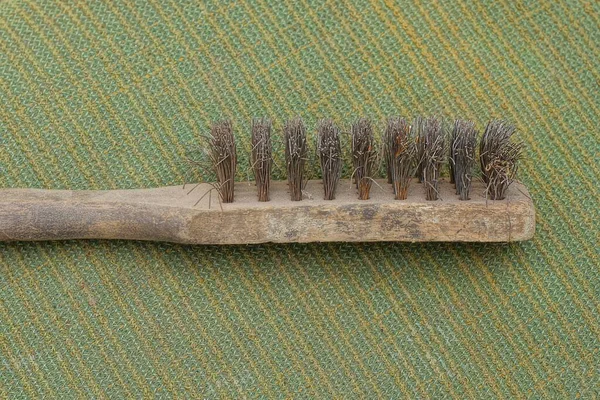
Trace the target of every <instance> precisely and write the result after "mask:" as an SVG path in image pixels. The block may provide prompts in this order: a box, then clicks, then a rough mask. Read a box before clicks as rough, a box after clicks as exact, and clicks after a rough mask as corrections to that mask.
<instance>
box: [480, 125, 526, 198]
mask: <svg viewBox="0 0 600 400" xmlns="http://www.w3.org/2000/svg"><path fill="white" fill-rule="evenodd" d="M515 131H516V128H515V127H514V126H513V125H511V124H509V123H507V122H506V121H502V120H493V121H490V122H489V123H488V124H487V126H486V128H485V131H484V133H483V136H482V138H481V142H480V144H479V160H480V164H481V172H482V174H483V181H484V182H485V183H486V194H487V196H489V198H490V199H492V200H502V199H504V198H505V197H506V191H507V189H508V187H509V186H510V184H511V183H512V182H513V180H514V179H515V176H516V174H517V162H518V160H519V159H520V158H521V153H522V147H523V145H522V143H521V142H513V141H512V140H511V138H512V136H513V134H514V133H515Z"/></svg>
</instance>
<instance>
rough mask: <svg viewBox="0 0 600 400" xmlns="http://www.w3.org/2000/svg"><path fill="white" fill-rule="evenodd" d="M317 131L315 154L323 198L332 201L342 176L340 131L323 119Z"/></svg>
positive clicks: (330, 121)
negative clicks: (320, 175) (320, 174)
mask: <svg viewBox="0 0 600 400" xmlns="http://www.w3.org/2000/svg"><path fill="white" fill-rule="evenodd" d="M317 131H318V133H317V135H318V136H317V153H318V156H319V162H320V164H321V173H322V175H323V190H324V196H323V198H324V199H325V200H333V199H335V191H336V189H337V185H338V182H339V180H340V176H341V174H342V147H341V145H340V130H339V129H338V127H337V126H336V125H335V124H334V123H333V121H332V120H330V119H325V120H321V121H320V122H319V126H318V129H317Z"/></svg>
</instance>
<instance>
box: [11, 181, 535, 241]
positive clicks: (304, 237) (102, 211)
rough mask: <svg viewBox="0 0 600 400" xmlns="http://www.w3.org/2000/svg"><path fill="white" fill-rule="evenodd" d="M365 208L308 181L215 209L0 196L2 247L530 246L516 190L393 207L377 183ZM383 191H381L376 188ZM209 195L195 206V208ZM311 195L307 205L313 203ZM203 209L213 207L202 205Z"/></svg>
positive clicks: (346, 187)
mask: <svg viewBox="0 0 600 400" xmlns="http://www.w3.org/2000/svg"><path fill="white" fill-rule="evenodd" d="M377 183H378V185H374V186H373V189H372V190H371V198H370V199H369V200H358V199H357V195H356V189H355V187H354V186H353V185H351V184H350V183H349V181H342V182H340V186H339V188H338V192H337V195H336V199H335V200H330V201H325V200H322V197H323V187H322V184H321V182H320V181H309V182H308V185H307V186H306V189H305V199H304V200H302V201H290V199H289V192H288V189H287V183H286V182H272V184H271V201H269V202H258V201H257V200H256V199H257V196H256V187H255V186H254V185H253V184H250V183H243V182H238V183H236V186H235V201H234V202H233V203H228V204H220V203H219V201H218V195H217V193H216V192H212V193H210V194H207V193H208V192H209V190H210V189H211V188H212V186H210V185H208V184H202V185H199V186H198V187H197V188H196V189H195V190H194V191H192V192H191V193H189V194H188V192H189V190H190V189H191V188H192V187H193V186H190V185H188V186H187V187H186V188H185V189H183V188H182V186H172V187H163V188H155V189H133V190H106V191H72V190H41V189H2V190H0V240H2V241H11V240H64V239H132V240H154V241H167V242H176V243H195V244H245V243H264V242H279V243H283V242H315V241H411V242H420V241H468V242H508V241H517V240H526V239H530V238H531V237H532V236H533V233H534V230H535V211H534V208H533V204H532V201H531V199H530V197H529V195H528V193H527V189H526V188H525V187H524V186H523V185H521V184H520V183H517V182H515V183H514V184H513V185H512V186H511V187H510V189H509V192H508V196H507V198H506V199H505V200H501V201H486V199H485V198H484V197H483V196H482V194H483V188H482V187H480V186H477V185H474V187H473V195H472V196H471V197H472V200H469V201H459V200H458V199H457V196H456V195H455V193H454V187H453V186H452V185H451V184H449V183H447V182H442V183H441V185H440V197H441V198H442V199H443V200H440V201H426V200H425V196H424V193H423V187H422V185H420V184H418V183H417V182H413V183H412V184H411V186H410V189H409V193H408V198H407V200H394V197H393V194H392V192H391V190H392V189H391V186H390V185H387V184H386V183H385V181H378V182H377ZM378 186H381V189H380V188H379V187H378ZM204 194H206V195H205V196H204V197H203V198H202V200H201V201H200V203H198V204H197V205H195V203H196V202H197V201H198V199H200V198H201V197H202V196H203V195H204ZM311 197H312V198H311ZM209 203H210V204H209Z"/></svg>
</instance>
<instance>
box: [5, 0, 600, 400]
mask: <svg viewBox="0 0 600 400" xmlns="http://www.w3.org/2000/svg"><path fill="white" fill-rule="evenodd" d="M199 3H200V4H199ZM599 11H600V3H598V2H578V1H567V2H563V1H557V2H554V1H530V2H527V3H521V2H514V1H509V0H501V1H497V2H491V1H490V2H483V3H482V2H473V3H472V4H466V3H462V2H442V4H415V3H413V2H412V1H404V2H402V3H400V4H396V3H393V2H388V1H384V2H380V1H374V2H363V1H353V2H337V1H334V2H311V1H309V0H301V1H300V2H297V3H296V2H294V3H288V2H280V1H276V0H252V1H250V2H240V3H237V2H217V1H214V2H208V3H205V2H194V1H179V0H176V1H173V0H167V1H157V0H151V1H148V2H146V1H137V2H133V1H106V2H84V1H74V0H71V1H67V2H65V1H50V0H48V1H42V2H36V1H30V0H8V1H4V2H2V3H1V4H0V46H1V51H0V105H1V106H0V143H1V147H0V171H1V173H0V187H44V188H73V189H108V188H131V187H151V186H158V185H172V184H179V183H182V182H183V180H184V176H185V175H186V171H187V169H188V166H187V164H186V162H185V160H186V157H193V154H194V152H195V151H197V141H198V136H199V134H201V133H203V132H206V131H207V129H208V127H209V126H210V123H211V121H212V120H214V119H216V118H219V117H220V116H223V115H225V116H230V117H231V118H232V120H233V123H234V126H235V129H236V134H237V135H238V140H239V144H238V146H239V147H238V148H239V149H240V153H241V154H240V162H241V165H240V168H239V177H238V178H239V179H240V180H244V179H246V174H247V172H248V165H249V154H250V120H251V119H252V118H253V117H259V116H264V115H266V116H270V117H272V118H273V119H274V121H275V125H274V130H275V132H276V133H277V134H278V135H280V133H281V128H282V122H283V120H284V119H286V118H288V117H290V116H294V115H296V114H301V115H302V116H303V117H304V118H305V120H306V122H307V125H308V127H309V129H310V131H311V134H313V135H314V130H315V127H316V121H317V120H318V119H320V118H323V117H332V118H333V119H334V120H335V121H337V122H338V123H340V124H343V126H344V129H345V130H347V129H348V126H349V124H350V123H351V122H352V121H353V120H354V119H355V118H357V117H359V116H363V115H367V116H370V117H372V118H373V120H374V121H377V126H378V127H379V129H380V130H381V127H382V126H383V122H382V121H383V119H384V118H385V117H386V116H389V115H394V114H398V113H399V114H403V115H407V116H411V115H415V114H417V113H425V114H429V113H439V114H442V115H445V116H447V117H454V116H461V117H465V118H472V119H474V120H475V121H478V122H479V124H478V126H479V128H481V127H482V124H483V123H484V122H485V121H487V120H488V119H489V118H495V117H501V118H506V119H508V120H510V121H512V122H513V123H515V124H516V125H517V126H518V127H519V128H520V133H519V135H520V137H521V138H522V139H523V140H524V141H525V144H526V146H525V153H526V154H525V159H524V160H523V162H522V164H521V171H520V179H521V180H522V181H524V183H525V184H526V185H527V186H528V187H529V189H530V191H531V193H532V196H533V198H534V201H535V203H536V206H537V212H538V215H537V217H538V226H537V233H536V236H535V239H534V240H533V241H530V242H527V243H520V244H511V245H498V246H492V245H465V244H431V245H429V244H424V245H411V244H356V245H353V244H312V245H286V246H283V245H264V246H232V247H202V246H176V245H169V244H161V243H158V244H157V243H136V242H107V241H88V242H85V241H80V242H62V243H14V244H2V245H0V397H1V398H46V397H48V398H105V397H112V398H122V397H144V398H148V397H152V396H157V397H165V398H171V397H184V396H189V397H204V398H216V397H224V398H238V397H243V396H245V397H268V398H283V397H294V398H297V397H300V398H301V397H306V398H327V397H337V398H365V397H368V398H373V397H383V398H398V397H408V398H420V397H435V398H448V397H454V398H486V399H487V398H524V397H533V398H577V397H581V398H592V397H594V395H596V396H598V395H599V394H600V393H599V387H600V373H599V365H600V351H599V349H600V339H599V338H600V300H599V299H600V271H599V268H598V265H599V264H600V255H599V251H598V241H599V232H600V229H599V225H600V224H599V222H598V221H599V220H600V211H599V210H600V204H599V201H598V199H599V198H600V191H599V190H598V178H599V177H600V158H599V155H600V135H599V133H598V126H600V112H599V111H600V101H599V100H600V95H599V93H600V90H599V83H600V62H599V58H598V54H600V29H599V26H600V12H599ZM346 144H347V143H346ZM346 147H347V146H346ZM279 150H282V149H279ZM279 150H278V151H277V153H278V154H279V155H282V154H283V151H279ZM275 161H276V165H274V174H275V177H276V178H280V179H281V178H284V171H283V169H282V167H283V166H284V164H283V163H282V162H281V159H276V160H275ZM311 164H312V165H313V174H315V173H316V172H315V171H316V169H317V165H318V163H317V162H316V160H314V162H312V163H311ZM345 168H346V170H345V176H346V177H348V176H349V174H348V168H349V163H348V162H346V163H345ZM199 178H210V176H208V175H207V176H204V175H203V173H202V172H197V171H196V173H195V175H192V178H190V179H199ZM346 182H347V181H345V182H344V183H343V184H346Z"/></svg>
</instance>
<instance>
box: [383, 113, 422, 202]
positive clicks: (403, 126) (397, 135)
mask: <svg viewBox="0 0 600 400" xmlns="http://www.w3.org/2000/svg"><path fill="white" fill-rule="evenodd" d="M385 139H386V144H385V148H386V150H385V153H386V157H387V159H388V167H387V168H388V171H389V174H391V183H392V187H393V189H394V195H395V198H396V200H405V199H406V196H407V193H408V186H409V185H410V181H411V179H412V177H413V176H414V174H415V169H416V156H417V143H416V142H415V140H414V138H413V137H412V134H411V127H410V125H409V124H408V122H406V120H405V119H404V118H390V119H389V120H388V123H387V127H386V131H385Z"/></svg>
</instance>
